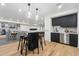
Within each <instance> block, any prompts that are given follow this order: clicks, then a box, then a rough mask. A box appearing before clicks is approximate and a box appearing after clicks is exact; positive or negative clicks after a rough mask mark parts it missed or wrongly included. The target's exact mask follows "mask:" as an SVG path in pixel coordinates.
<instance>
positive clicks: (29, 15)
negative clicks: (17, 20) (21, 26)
mask: <svg viewBox="0 0 79 59" xmlns="http://www.w3.org/2000/svg"><path fill="white" fill-rule="evenodd" d="M30 6H31V4H30V3H28V12H27V14H28V15H27V17H28V18H30V17H31V12H30Z"/></svg>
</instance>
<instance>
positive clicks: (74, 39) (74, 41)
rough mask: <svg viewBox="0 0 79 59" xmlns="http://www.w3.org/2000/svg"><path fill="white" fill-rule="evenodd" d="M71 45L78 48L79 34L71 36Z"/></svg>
mask: <svg viewBox="0 0 79 59" xmlns="http://www.w3.org/2000/svg"><path fill="white" fill-rule="evenodd" d="M69 44H70V45H71V46H74V47H77V44H78V35H77V34H69Z"/></svg>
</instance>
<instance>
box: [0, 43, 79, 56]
mask: <svg viewBox="0 0 79 59" xmlns="http://www.w3.org/2000/svg"><path fill="white" fill-rule="evenodd" d="M17 45H18V42H13V43H10V44H7V45H2V46H0V56H21V55H20V52H19V51H18V50H17ZM34 52H35V53H34V54H33V52H32V51H28V56H79V49H78V48H75V47H71V46H68V45H63V44H59V43H55V42H46V46H44V50H43V51H42V49H41V48H40V53H39V54H38V53H37V49H35V51H34Z"/></svg>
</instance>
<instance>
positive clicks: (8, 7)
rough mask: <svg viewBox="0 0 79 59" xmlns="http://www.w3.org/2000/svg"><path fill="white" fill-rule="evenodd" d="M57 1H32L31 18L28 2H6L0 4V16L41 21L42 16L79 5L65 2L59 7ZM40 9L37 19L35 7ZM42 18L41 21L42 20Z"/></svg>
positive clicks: (8, 18)
mask: <svg viewBox="0 0 79 59" xmlns="http://www.w3.org/2000/svg"><path fill="white" fill-rule="evenodd" d="M56 5H57V3H32V4H31V13H32V15H31V19H28V18H27V3H6V4H5V5H4V6H1V5H0V17H3V18H4V19H7V20H10V19H12V20H14V21H16V20H17V19H18V21H21V22H22V21H26V22H29V20H30V23H32V24H33V23H39V21H40V20H41V18H42V17H44V16H47V15H50V14H51V13H52V14H55V13H58V12H61V11H66V10H70V9H73V8H77V7H78V6H79V4H78V3H63V4H62V5H63V6H62V8H61V9H58V7H57V6H56ZM36 8H38V9H39V16H40V18H39V21H38V22H37V21H35V9H36ZM19 9H22V12H18V10H19ZM42 21H43V20H41V21H40V22H42Z"/></svg>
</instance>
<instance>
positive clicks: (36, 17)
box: [35, 8, 39, 20]
mask: <svg viewBox="0 0 79 59" xmlns="http://www.w3.org/2000/svg"><path fill="white" fill-rule="evenodd" d="M38 18H39V16H38V8H36V16H35V20H38Z"/></svg>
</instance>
